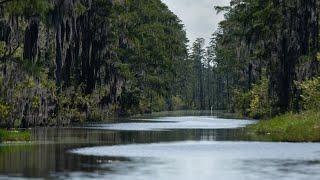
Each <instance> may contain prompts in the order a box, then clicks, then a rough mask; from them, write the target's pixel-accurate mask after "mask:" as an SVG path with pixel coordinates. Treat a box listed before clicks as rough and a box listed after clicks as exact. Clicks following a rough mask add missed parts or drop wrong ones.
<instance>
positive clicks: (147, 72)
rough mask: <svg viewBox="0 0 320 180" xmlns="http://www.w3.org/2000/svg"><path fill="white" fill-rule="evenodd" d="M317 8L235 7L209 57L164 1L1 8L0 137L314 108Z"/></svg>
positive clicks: (243, 1) (246, 3) (264, 3)
mask: <svg viewBox="0 0 320 180" xmlns="http://www.w3.org/2000/svg"><path fill="white" fill-rule="evenodd" d="M319 7H320V6H319V2H318V1H317V0H310V1H303V0H292V1H280V0H232V1H231V3H230V6H226V7H215V8H216V10H217V11H218V12H219V13H224V15H225V19H224V20H223V21H222V22H220V24H219V29H218V31H216V32H214V33H213V36H212V39H211V40H210V42H208V44H209V45H208V47H205V44H206V43H205V40H204V39H202V38H198V39H197V40H196V41H195V42H193V44H192V46H191V47H190V48H189V47H188V39H187V38H186V32H185V30H184V25H183V24H182V22H181V21H180V20H179V18H178V17H177V16H176V15H175V14H173V13H172V12H171V11H170V10H169V9H168V7H167V6H166V5H165V4H163V3H162V2H161V1H160V0H148V1H145V0H133V1H130V0H24V1H19V0H0V81H1V83H0V119H1V126H5V127H29V126H37V125H42V126H48V125H67V124H70V123H72V122H83V121H85V120H100V119H105V118H107V117H110V116H126V115H132V114H137V113H150V112H154V111H163V110H179V109H199V110H208V109H219V110H228V111H230V112H236V113H239V114H242V115H244V116H249V117H253V118H265V117H272V116H275V115H278V114H282V113H285V112H288V111H296V112H299V111H301V110H306V109H316V108H320V105H319V102H320V95H319V94H320V93H319V86H320V85H319V84H320V78H317V76H318V75H319V63H320V61H319V60H320V55H319V54H318V51H319V50H318V48H319V44H318V43H319V12H318V11H319Z"/></svg>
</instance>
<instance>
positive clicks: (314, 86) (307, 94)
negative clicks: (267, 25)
mask: <svg viewBox="0 0 320 180" xmlns="http://www.w3.org/2000/svg"><path fill="white" fill-rule="evenodd" d="M297 85H298V88H299V89H300V90H301V91H302V95H301V98H302V105H303V108H304V109H308V110H312V109H320V77H315V78H312V79H310V80H306V81H303V82H301V83H297Z"/></svg>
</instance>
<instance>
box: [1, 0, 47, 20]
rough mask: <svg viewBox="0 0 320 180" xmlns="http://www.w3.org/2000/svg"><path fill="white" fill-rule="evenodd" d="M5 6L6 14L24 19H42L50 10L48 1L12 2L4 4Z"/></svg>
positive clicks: (27, 0)
mask: <svg viewBox="0 0 320 180" xmlns="http://www.w3.org/2000/svg"><path fill="white" fill-rule="evenodd" d="M5 6H6V8H5V10H6V12H7V13H8V14H16V15H23V16H25V17H31V16H35V15H40V16H41V17H44V16H45V15H46V14H47V13H48V12H49V10H50V9H52V7H51V5H50V2H49V1H48V0H23V1H21V0H13V1H10V2H8V3H6V5H5Z"/></svg>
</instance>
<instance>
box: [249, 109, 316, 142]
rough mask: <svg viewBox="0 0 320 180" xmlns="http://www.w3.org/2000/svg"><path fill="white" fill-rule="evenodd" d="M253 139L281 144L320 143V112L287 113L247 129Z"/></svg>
mask: <svg viewBox="0 0 320 180" xmlns="http://www.w3.org/2000/svg"><path fill="white" fill-rule="evenodd" d="M246 130H247V131H248V133H249V135H250V136H251V137H252V138H253V139H258V140H266V141H278V142H279V141H281V142H320V112H315V111H306V112H302V113H300V114H294V113H287V114H285V115H281V116H278V117H275V118H273V119H271V120H263V121H260V122H259V123H258V124H255V125H250V126H248V127H247V128H246Z"/></svg>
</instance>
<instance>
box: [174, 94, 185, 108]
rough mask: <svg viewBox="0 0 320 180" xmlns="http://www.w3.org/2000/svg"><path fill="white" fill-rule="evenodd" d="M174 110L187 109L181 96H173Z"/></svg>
mask: <svg viewBox="0 0 320 180" xmlns="http://www.w3.org/2000/svg"><path fill="white" fill-rule="evenodd" d="M171 101H172V109H173V110H174V111H176V110H182V109H184V108H186V103H185V102H184V101H183V99H182V98H181V97H180V96H172V99H171Z"/></svg>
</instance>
